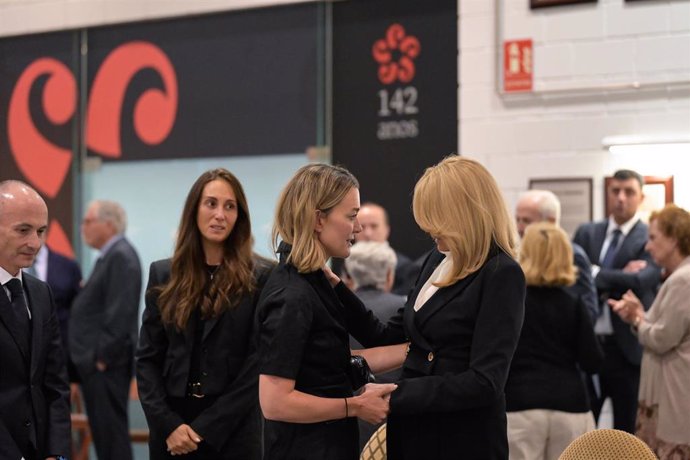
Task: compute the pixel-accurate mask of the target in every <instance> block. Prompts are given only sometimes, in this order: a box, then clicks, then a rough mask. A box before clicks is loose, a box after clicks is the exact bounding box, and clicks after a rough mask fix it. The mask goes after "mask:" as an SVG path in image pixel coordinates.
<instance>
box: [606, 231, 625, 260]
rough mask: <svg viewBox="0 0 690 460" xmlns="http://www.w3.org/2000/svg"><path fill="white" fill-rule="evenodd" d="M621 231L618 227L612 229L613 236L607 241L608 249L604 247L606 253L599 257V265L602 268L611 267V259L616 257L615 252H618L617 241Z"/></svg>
mask: <svg viewBox="0 0 690 460" xmlns="http://www.w3.org/2000/svg"><path fill="white" fill-rule="evenodd" d="M622 234H623V232H621V230H620V228H617V229H615V230H614V231H613V238H611V243H609V247H608V249H606V254H604V258H603V259H601V266H602V267H604V268H611V267H612V266H613V259H614V257H616V253H617V252H618V241H620V239H621V235H622Z"/></svg>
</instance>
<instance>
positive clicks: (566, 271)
mask: <svg viewBox="0 0 690 460" xmlns="http://www.w3.org/2000/svg"><path fill="white" fill-rule="evenodd" d="M519 259H520V266H521V267H522V271H523V272H525V281H526V283H527V285H528V286H572V285H573V284H574V283H575V279H576V277H577V268H576V267H575V265H573V247H572V245H571V244H570V240H569V239H568V235H567V234H566V233H565V232H564V231H563V230H562V229H561V228H559V227H557V226H556V225H554V224H553V223H551V222H537V223H534V224H531V225H528V226H527V228H526V229H525V236H524V237H523V238H522V242H521V243H520V257H519Z"/></svg>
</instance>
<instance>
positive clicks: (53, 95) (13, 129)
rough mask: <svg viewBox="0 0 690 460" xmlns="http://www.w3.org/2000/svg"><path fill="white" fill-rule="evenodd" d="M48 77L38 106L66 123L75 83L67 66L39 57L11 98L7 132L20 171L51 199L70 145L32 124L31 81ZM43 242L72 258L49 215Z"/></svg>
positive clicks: (66, 240) (66, 164)
mask: <svg viewBox="0 0 690 460" xmlns="http://www.w3.org/2000/svg"><path fill="white" fill-rule="evenodd" d="M46 76H47V80H46V82H45V85H44V87H43V94H42V98H41V108H42V111H43V113H44V114H45V117H46V118H47V119H48V121H49V122H51V123H53V124H54V125H65V124H67V123H69V121H70V120H71V118H72V117H73V116H74V113H75V110H76V106H77V85H76V81H75V80H74V76H73V75H72V72H71V71H70V69H69V68H67V66H65V65H64V64H63V63H62V62H60V61H58V60H56V59H53V58H40V59H37V60H35V61H34V62H32V63H31V64H30V65H29V66H28V67H27V68H26V70H24V72H23V73H22V75H21V76H20V77H19V80H18V81H17V84H16V85H15V87H14V91H13V92H12V96H11V98H10V105H9V110H8V120H7V135H8V141H9V146H10V153H11V154H12V156H13V158H14V161H15V163H16V164H17V167H18V168H19V171H20V172H21V173H22V175H23V176H24V177H25V178H26V181H27V182H28V183H30V184H31V185H32V186H33V187H35V188H36V190H38V191H39V192H40V193H42V194H43V195H45V196H47V197H48V198H50V199H53V198H55V197H56V196H57V194H58V192H59V191H60V189H61V188H62V186H63V184H64V182H65V179H66V178H67V175H68V173H69V170H70V164H71V163H72V152H71V150H70V149H69V148H65V147H61V146H59V145H55V144H53V143H52V142H50V141H49V140H48V139H46V138H45V137H44V136H43V134H41V132H40V131H39V130H38V128H37V127H36V125H35V124H34V120H33V119H32V116H31V109H30V104H29V99H30V97H31V89H32V86H33V85H34V83H35V82H36V81H37V80H38V79H40V78H44V77H46ZM46 243H47V244H48V245H49V246H50V247H51V248H53V249H54V250H55V251H57V252H59V253H61V254H64V255H66V256H67V257H71V258H74V250H73V248H72V245H71V243H70V241H69V238H68V237H67V235H66V233H65V230H64V229H63V227H62V225H61V224H60V222H59V221H58V220H57V219H55V218H51V220H50V224H49V228H48V239H47V241H46Z"/></svg>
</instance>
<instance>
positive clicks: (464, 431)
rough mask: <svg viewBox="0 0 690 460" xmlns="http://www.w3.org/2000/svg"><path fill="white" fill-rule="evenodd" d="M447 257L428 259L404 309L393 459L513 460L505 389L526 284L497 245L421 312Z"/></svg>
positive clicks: (391, 421) (391, 434)
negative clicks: (429, 284) (426, 290)
mask: <svg viewBox="0 0 690 460" xmlns="http://www.w3.org/2000/svg"><path fill="white" fill-rule="evenodd" d="M443 257H444V256H443V255H442V254H441V253H439V252H437V251H433V252H432V253H431V254H430V256H429V258H428V259H427V261H426V263H425V265H424V267H423V268H422V272H421V274H420V277H419V280H418V283H417V285H416V287H415V289H414V290H413V292H412V294H411V296H410V297H409V299H408V301H407V304H406V306H405V313H404V316H403V321H404V326H405V332H406V334H407V336H408V339H410V341H411V344H410V351H409V353H408V355H407V358H406V360H405V363H404V364H403V370H402V378H401V380H400V381H399V382H398V388H397V390H396V391H394V392H393V394H392V396H391V413H390V415H389V418H388V458H389V459H390V460H397V459H427V458H433V459H458V458H462V459H467V460H472V459H477V460H490V459H507V458H508V441H507V435H506V415H505V395H504V392H503V390H504V386H505V383H506V379H507V376H508V369H509V367H510V362H511V359H512V357H513V353H514V352H515V348H516V346H517V343H518V338H519V336H520V329H521V327H522V321H523V315H524V308H525V306H524V301H525V278H524V275H523V272H522V270H521V268H520V266H519V265H518V264H517V262H515V260H513V259H512V258H511V257H509V256H508V255H507V254H505V253H504V252H503V251H501V250H500V249H498V248H497V247H496V246H494V247H493V248H492V250H491V251H490V254H489V258H488V260H487V261H486V263H485V264H484V265H483V266H482V267H481V268H480V269H479V270H477V271H476V272H475V273H473V274H471V275H469V276H467V277H466V278H464V279H462V280H460V281H458V282H456V283H455V284H453V285H451V286H448V287H444V288H441V289H439V290H438V291H437V292H436V293H434V295H433V296H432V297H431V298H429V300H428V301H427V302H426V303H425V304H424V305H423V306H422V308H421V309H420V310H419V311H417V312H415V311H414V308H413V306H414V303H415V299H416V298H417V295H418V294H419V290H420V288H421V286H422V285H423V284H424V282H425V281H426V279H428V278H429V276H430V275H431V273H432V272H433V271H434V268H436V266H437V265H438V264H439V263H440V262H441V261H442V260H443Z"/></svg>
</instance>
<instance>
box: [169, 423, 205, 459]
mask: <svg viewBox="0 0 690 460" xmlns="http://www.w3.org/2000/svg"><path fill="white" fill-rule="evenodd" d="M200 442H201V436H199V435H198V434H196V432H195V431H194V430H193V429H192V427H191V426H189V425H187V424H185V423H183V424H182V425H180V426H178V427H177V428H175V431H173V432H172V433H170V436H168V439H166V440H165V443H166V444H167V445H168V452H170V455H184V454H188V453H190V452H194V451H195V450H197V448H198V446H197V444H199V443H200Z"/></svg>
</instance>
